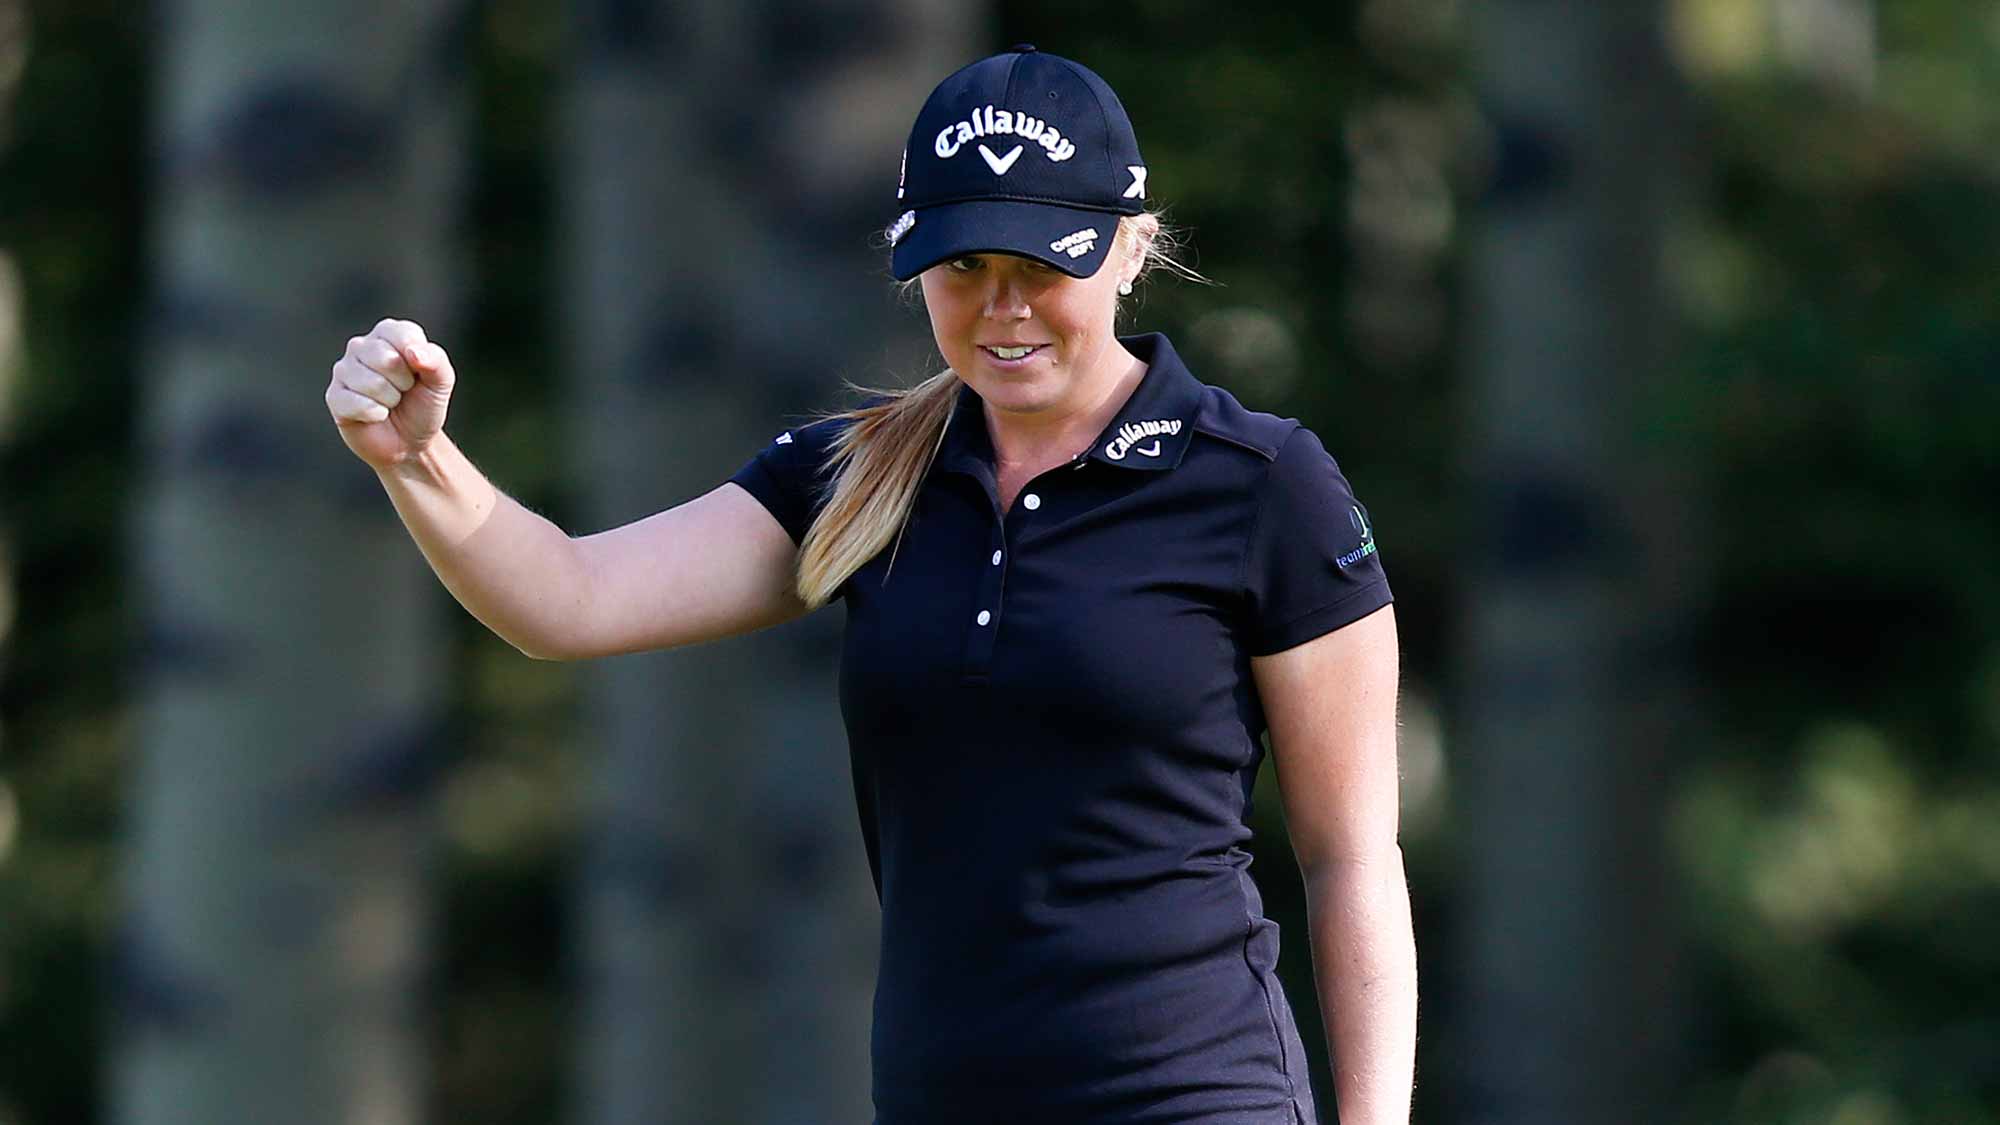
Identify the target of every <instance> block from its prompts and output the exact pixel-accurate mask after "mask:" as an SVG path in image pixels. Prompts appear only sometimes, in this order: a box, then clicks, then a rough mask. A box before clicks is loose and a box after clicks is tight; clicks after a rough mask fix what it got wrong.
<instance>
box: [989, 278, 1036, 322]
mask: <svg viewBox="0 0 2000 1125" xmlns="http://www.w3.org/2000/svg"><path fill="white" fill-rule="evenodd" d="M985 314H986V317H987V319H989V320H1026V319H1028V317H1029V316H1030V315H1032V314H1031V310H1030V309H1029V308H1028V295H1027V292H1026V290H1025V288H1024V287H1023V285H1022V279H1021V276H1020V274H1019V273H1018V272H1017V271H1014V270H1010V269H999V270H994V271H993V279H992V284H991V285H990V286H989V287H988V288H987V290H986V309H985Z"/></svg>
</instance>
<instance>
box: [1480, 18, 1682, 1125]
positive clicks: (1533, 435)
mask: <svg viewBox="0 0 2000 1125" xmlns="http://www.w3.org/2000/svg"><path fill="white" fill-rule="evenodd" d="M1473 27H1474V29H1475V30H1474V34H1473V40H1472V42H1473V47H1474V62H1473V68H1474V73H1475V75H1476V76H1477V78H1478V80H1479V82H1480V85H1481V92H1482V95H1483V97H1484V99H1485V109H1486V113H1487V115H1488V118H1489V128H1490V136H1491V142H1492V153H1491V168H1490V171H1489V177H1490V178H1489V181H1488V183H1487V185H1486V191H1487V196H1486V200H1485V208H1484V214H1483V215H1482V216H1481V221H1480V222H1479V223H1478V224H1477V228H1476V230H1475V232H1474V233H1473V235H1472V238H1471V247H1470V273H1469V278H1468V282H1469V290H1470V291H1469V293H1468V305H1469V314H1470V316H1469V322H1468V325H1467V329H1466V331H1467V351H1466V354H1467V355H1468V357H1469V359H1470V362H1469V364H1468V367H1467V374H1468V378H1469V387H1468V391H1469V398H1468V403H1467V405H1468V406H1469V413H1468V417H1469V419H1470V422H1469V424H1468V425H1467V426H1466V433H1465V436H1466V445H1467V451H1466V453H1465V455H1464V456H1465V467H1466V469H1467V473H1468V479H1469V489H1470V500H1471V506H1470V513H1471V516H1472V521H1471V533H1472V534H1471V542H1472V543H1474V544H1476V547H1475V549H1474V550H1472V551H1469V552H1467V553H1466V554H1465V555H1464V556H1463V562H1462V566H1463V567H1464V575H1465V583H1466V587H1465V592H1466V600H1465V619H1464V621H1465V623H1464V626H1463V628H1464V630H1465V636H1464V640H1463V645H1464V648H1463V651H1462V654H1461V656H1462V663H1461V667H1462V670H1463V676H1464V678H1463V681H1462V686H1461V691H1460V695H1461V697H1462V706H1461V709H1460V711H1459V713H1458V715H1457V716H1455V722H1454V726H1455V727H1456V728H1457V733H1458V738H1459V747H1460V753H1461V757H1462V760H1463V763H1464V772H1465V776H1466V784H1465V787H1464V788H1463V789H1462V790H1461V793H1462V795H1463V807H1464V810H1465V812H1466V816H1467V825H1466V828H1467V836H1468V838H1469V839H1471V840H1474V841H1477V844H1476V846H1474V847H1472V848H1469V849H1468V850H1467V852H1466V855H1465V860H1466V864H1467V870H1466V888H1467V899H1466V902H1467V905H1466V909H1467V910H1468V912H1469V916H1468V918H1467V920H1466V927H1467V931H1468V935H1469V937H1468V948H1467V950H1466V955H1467V959H1468V964H1467V971H1468V972H1469V975H1470V984H1469V986H1468V995H1467V998H1466V1012H1465V1015H1464V1018H1463V1023H1462V1025H1461V1026H1460V1028H1458V1029H1457V1034H1458V1041H1457V1055H1458V1057H1459V1058H1460V1060H1461V1061H1462V1063H1463V1067H1464V1069H1463V1071H1462V1072H1461V1076H1460V1078H1461V1082H1462V1083H1463V1086H1464V1098H1463V1102H1462V1106H1461V1111H1460V1114H1459V1116H1458V1120H1462V1121H1467V1122H1478V1123H1482V1125H1487V1123H1490V1125H1516V1123H1518V1125H1529V1123H1536V1125H1540V1123H1544V1122H1551V1121H1562V1122H1571V1123H1575V1125H1629V1123H1632V1122H1639V1121H1646V1120H1651V1119H1655V1118H1657V1117H1659V1116H1660V1115H1662V1114H1664V1112H1665V1111H1666V1107H1667V1105H1668V1097H1667V1094H1668V1090H1669V1088H1670V1087H1669V1081H1670V1076H1669V1075H1668V1073H1667V1062H1666V1059H1665V1057H1664V1048H1665V1047H1666V1046H1667V1045H1668V1044H1670V1043H1671V1042H1672V1034H1673V1032H1674V1031H1676V1030H1677V1028H1676V1025H1675V1021H1674V1018H1673V1012H1672V1007H1671V1005H1670V1004H1669V1003H1668V1000H1669V998H1670V997H1671V996H1672V995H1673V993H1672V991H1671V990H1670V988H1669V987H1668V973H1667V968H1666V966H1667V953H1668V951H1669V949H1670V946H1669V945H1668V944H1667V942H1668V937H1667V935H1668V933H1669V930H1668V928H1667V926H1666V922H1667V919H1668V917H1669V914H1668V911H1667V909H1666V907H1665V901H1666V900H1665V898H1664V894H1663V892H1664V890H1665V887H1664V885H1663V883H1662V878H1661V864H1660V858H1659V837H1660V828H1661V821H1662V808H1663V804H1662V802H1663V792H1664V790H1663V786H1662V782H1663V780H1664V778H1663V777H1662V770H1663V767H1664V764H1665V762H1666V760H1667V753H1666V752H1667V745H1668V744H1667V741H1666V739H1667V735H1668V729H1667V726H1666V723H1667V722H1669V721H1671V720H1672V718H1673V715H1674V712H1673V711H1672V710H1671V709H1670V708H1666V707H1662V706H1660V694H1661V693H1662V692H1663V691H1665V690H1668V689H1670V687H1671V685H1673V684H1674V683H1676V682H1677V681H1678V673H1677V670H1676V667H1675V663H1674V661H1675V659H1676V653H1677V651H1678V648H1677V645H1676V643H1675V642H1676V640H1677V639H1678V637H1679V636H1680V634H1681V633H1683V632H1684V631H1685V625H1684V622H1685V621H1686V619H1687V614H1688V604H1687V592H1688V591H1689V590H1690V589H1691V588H1692V578H1693V575H1694V574H1696V573H1698V571H1699V567H1698V566H1695V565H1691V564H1692V560H1690V559H1686V558H1681V557H1677V556H1676V555H1675V554H1674V551H1675V549H1677V548H1678V546H1679V544H1680V543H1681V539H1680V537H1678V536H1676V535H1675V534H1674V533H1673V532H1674V530H1675V527H1676V525H1677V523H1678V522H1679V519H1678V515H1677V513H1676V512H1675V510H1674V509H1673V507H1672V505H1671V504H1670V503H1665V502H1662V501H1661V500H1660V499H1658V497H1659V496H1660V494H1661V493H1662V492H1663V491H1665V490H1664V489H1663V488H1662V487H1660V483H1659V482H1661V481H1664V480H1665V479H1666V478H1665V477H1664V476H1661V475H1659V474H1657V472H1656V471H1655V467H1654V466H1652V465H1649V464H1647V463H1646V462H1645V461H1643V460H1642V459H1641V454H1640V453H1639V452H1637V450H1636V447H1635V442H1634V441H1633V435H1634V433H1635V432H1636V431H1637V429H1638V420H1637V418H1636V416H1635V415H1636V408H1637V406H1638V405H1639V403H1640V402H1641V401H1643V399H1642V395H1641V393H1640V392H1641V390H1642V388H1645V387H1647V386H1648V385H1649V384H1650V383H1651V382H1653V381H1654V380H1656V379H1657V378H1658V376H1659V374H1660V373H1661V371H1662V369H1663V367H1662V365H1663V360H1664V353H1663V348H1662V344H1663V343H1664V339H1665V337H1664V332H1663V329H1664V327H1665V304H1664V300H1663V289H1662V285H1661V277H1660V274H1661V261H1662V244H1663V239H1664V235H1665V230H1666V226H1667V220H1668V217H1669V205H1670V203H1671V202H1672V201H1673V199H1674V197H1675V194H1676V184H1677V181H1678V180H1679V179H1680V177H1681V175H1682V173H1683V172H1684V167H1685V160H1684V158H1683V156H1682V154H1681V151H1680V149H1679V146H1678V143H1677V137H1678V131H1677V130H1676V129H1675V127H1674V122H1675V119H1676V114H1675V113H1674V112H1673V110H1674V104H1675V100H1676V99H1675V98H1674V96H1673V95H1674V90H1675V87H1674V83H1673V81H1672V79H1671V74H1672V71H1671V68H1670V67H1669V66H1668V65H1667V60H1666V56H1665V53H1664V42H1663V38H1662V32H1663V30H1664V24H1663V21H1662V8H1661V6H1660V5H1659V4H1658V3H1645V4H1597V3H1590V2H1587V0H1585V2H1577V3H1565V4H1550V3H1537V2H1514V3H1499V4H1491V5H1485V6H1483V7H1481V8H1480V9H1478V11H1477V12H1476V14H1475V15H1474V16H1473Z"/></svg>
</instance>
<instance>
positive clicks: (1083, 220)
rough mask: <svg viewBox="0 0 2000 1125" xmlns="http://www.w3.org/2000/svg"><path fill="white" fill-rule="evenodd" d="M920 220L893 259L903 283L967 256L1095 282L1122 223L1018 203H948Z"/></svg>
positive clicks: (1107, 216) (1100, 214) (1108, 216)
mask: <svg viewBox="0 0 2000 1125" xmlns="http://www.w3.org/2000/svg"><path fill="white" fill-rule="evenodd" d="M915 215H916V224H915V225H914V226H912V227H910V229H909V230H908V231H907V232H906V233H904V235H903V237H902V238H901V239H900V240H898V241H897V243H896V248H895V251H894V252H893V253H892V254H891V255H890V256H889V272H891V273H892V274H894V275H895V277H896V280H897V281H908V280H910V279H911V278H913V277H915V276H917V275H918V274H920V273H922V272H924V271H925V270H927V269H929V268H931V267H932V266H934V265H937V264H938V263H939V262H944V261H949V260H951V259H952V258H956V257H960V256H961V255H965V254H1018V255H1020V256H1021V257H1024V258H1033V259H1035V260H1036V261H1038V262H1046V263H1048V264H1049V265H1051V266H1054V267H1055V268H1056V269H1059V270H1061V271H1062V272H1064V273H1066V274H1068V275H1070V276H1071V277H1090V276H1092V275H1093V274H1095V273H1096V272H1097V271H1098V270H1099V269H1100V268H1101V267H1102V266H1103V265H1104V259H1105V258H1106V257H1107V256H1108V255H1109V254H1110V253H1111V242H1112V240H1113V239H1114V238H1115V237H1116V236H1117V234H1118V219H1119V216H1117V215H1114V214H1112V213H1110V212H1108V211H1091V210H1086V209H1084V208H1081V207H1064V206H1061V205H1059V204H1053V203H1025V202H1021V201H1018V200H1012V199H978V200H968V201H966V202H963V203H945V204H941V205H939V206H936V207H926V208H924V209H923V210H921V211H917V212H915ZM1093 232H1094V233H1093ZM1058 247H1061V249H1058Z"/></svg>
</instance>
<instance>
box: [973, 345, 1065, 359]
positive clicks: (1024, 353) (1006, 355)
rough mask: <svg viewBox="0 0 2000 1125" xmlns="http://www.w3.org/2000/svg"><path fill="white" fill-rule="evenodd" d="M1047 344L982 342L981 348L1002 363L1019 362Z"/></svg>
mask: <svg viewBox="0 0 2000 1125" xmlns="http://www.w3.org/2000/svg"><path fill="white" fill-rule="evenodd" d="M1047 346H1048V345H1047V344H981V345H979V350H980V351H983V352H985V353H986V354H987V355H989V356H991V357H993V358H994V359H997V360H999V361H1000V362H1002V363H1019V362H1021V361H1022V360H1025V359H1027V358H1028V357H1029V356H1031V355H1034V354H1035V353H1036V352H1039V351H1041V350H1042V349H1043V348H1045V347H1047Z"/></svg>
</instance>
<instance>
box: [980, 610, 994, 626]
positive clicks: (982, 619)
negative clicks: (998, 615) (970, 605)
mask: <svg viewBox="0 0 2000 1125" xmlns="http://www.w3.org/2000/svg"><path fill="white" fill-rule="evenodd" d="M991 620H993V615H992V614H990V613H988V612H986V611H985V610H983V609H982V610H980V611H979V623H980V624H981V625H984V624H986V623H987V622H988V621H991Z"/></svg>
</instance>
